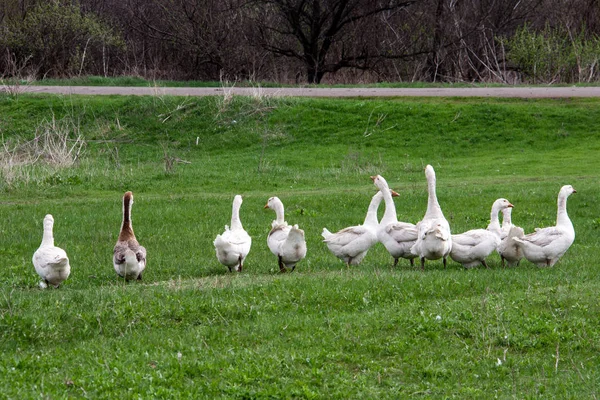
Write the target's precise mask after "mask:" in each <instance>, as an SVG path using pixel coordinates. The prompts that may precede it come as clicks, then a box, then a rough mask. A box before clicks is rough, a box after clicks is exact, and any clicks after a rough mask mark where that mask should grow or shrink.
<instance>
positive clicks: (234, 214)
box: [231, 202, 242, 229]
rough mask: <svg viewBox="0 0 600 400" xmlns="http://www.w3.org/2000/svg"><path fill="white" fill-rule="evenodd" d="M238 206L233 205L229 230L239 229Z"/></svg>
mask: <svg viewBox="0 0 600 400" xmlns="http://www.w3.org/2000/svg"><path fill="white" fill-rule="evenodd" d="M240 206H241V205H240V204H239V203H237V202H234V203H233V208H232V210H231V229H241V228H242V221H241V220H240Z"/></svg>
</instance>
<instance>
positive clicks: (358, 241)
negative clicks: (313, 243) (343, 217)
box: [321, 188, 395, 266]
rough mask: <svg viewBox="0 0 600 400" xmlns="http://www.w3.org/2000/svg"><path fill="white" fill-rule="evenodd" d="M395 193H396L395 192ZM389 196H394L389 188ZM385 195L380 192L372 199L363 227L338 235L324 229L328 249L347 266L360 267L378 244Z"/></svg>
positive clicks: (349, 229) (345, 229) (342, 231)
mask: <svg viewBox="0 0 600 400" xmlns="http://www.w3.org/2000/svg"><path fill="white" fill-rule="evenodd" d="M394 193H395V192H394ZM388 194H390V196H391V195H392V194H391V193H390V191H389V188H388ZM383 197H384V195H383V194H382V193H381V191H378V192H377V193H376V194H375V195H374V196H373V197H372V198H371V201H370V203H369V207H368V208H367V215H366V216H365V220H364V222H363V224H362V225H356V226H350V227H348V228H344V229H342V230H340V231H338V232H336V233H331V232H330V231H329V230H328V229H327V228H323V232H322V233H321V236H323V239H324V240H323V242H325V244H326V245H327V248H328V249H329V250H330V251H331V252H332V253H333V255H335V256H336V257H338V258H339V259H340V260H342V261H344V262H345V263H346V266H350V265H358V264H360V262H361V261H362V260H363V258H365V256H366V255H367V252H368V251H369V249H370V248H371V247H372V246H373V245H374V244H375V243H377V242H378V239H377V229H378V227H379V222H378V221H377V209H378V208H379V204H380V203H381V200H383Z"/></svg>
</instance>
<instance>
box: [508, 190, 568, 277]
mask: <svg viewBox="0 0 600 400" xmlns="http://www.w3.org/2000/svg"><path fill="white" fill-rule="evenodd" d="M573 193H577V191H576V190H575V189H574V188H573V186H571V185H565V186H563V187H562V188H561V189H560V191H559V192H558V199H557V211H556V225H555V226H551V227H547V228H542V229H536V231H535V232H533V233H530V234H528V235H525V236H522V237H515V238H514V239H513V240H514V241H516V242H517V245H518V246H519V247H520V249H521V250H522V251H523V257H525V259H527V260H528V261H530V262H532V263H534V264H536V265H538V266H540V267H552V266H553V265H554V264H556V262H557V261H558V260H559V259H560V258H561V257H562V256H563V255H564V254H565V253H566V252H567V250H568V249H569V247H571V245H572V244H573V241H574V240H575V229H574V228H573V223H572V222H571V219H570V218H569V215H568V213H567V198H568V197H569V196H570V195H571V194H573Z"/></svg>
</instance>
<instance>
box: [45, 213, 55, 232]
mask: <svg viewBox="0 0 600 400" xmlns="http://www.w3.org/2000/svg"><path fill="white" fill-rule="evenodd" d="M52 227H54V217H53V216H52V214H47V215H46V216H45V217H44V230H52Z"/></svg>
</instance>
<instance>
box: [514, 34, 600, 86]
mask: <svg viewBox="0 0 600 400" xmlns="http://www.w3.org/2000/svg"><path fill="white" fill-rule="evenodd" d="M503 43H504V44H505V45H506V47H507V48H508V54H507V56H508V60H509V61H510V62H511V63H513V64H514V65H515V66H516V67H517V68H518V69H519V70H520V72H521V73H522V74H523V75H525V77H526V78H529V79H530V80H532V81H533V82H534V83H542V82H543V83H555V82H590V81H592V80H594V79H596V78H598V72H597V69H596V67H597V64H598V60H599V59H600V40H599V38H598V37H597V36H592V37H587V35H586V31H585V28H583V29H582V30H581V31H580V32H579V33H577V34H574V33H573V32H572V31H571V30H569V29H567V28H564V27H558V28H553V27H550V26H549V25H548V24H546V26H545V27H544V29H543V30H541V31H539V32H537V31H535V30H534V29H533V28H531V27H530V26H529V25H524V26H523V27H521V28H519V29H518V30H517V31H516V32H515V34H514V35H513V36H512V37H511V38H509V39H505V40H503Z"/></svg>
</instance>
